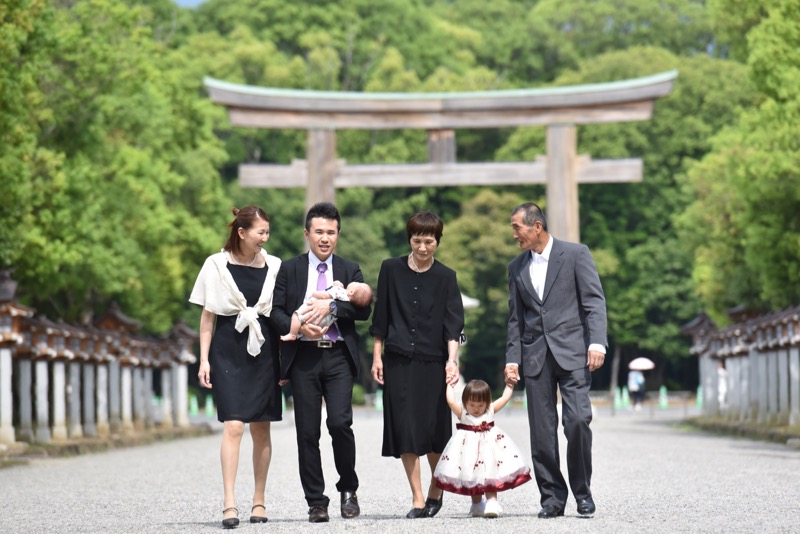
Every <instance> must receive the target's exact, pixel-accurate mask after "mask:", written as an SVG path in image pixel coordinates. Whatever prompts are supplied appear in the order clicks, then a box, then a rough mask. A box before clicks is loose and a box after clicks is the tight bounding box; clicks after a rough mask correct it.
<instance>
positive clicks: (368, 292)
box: [281, 280, 372, 341]
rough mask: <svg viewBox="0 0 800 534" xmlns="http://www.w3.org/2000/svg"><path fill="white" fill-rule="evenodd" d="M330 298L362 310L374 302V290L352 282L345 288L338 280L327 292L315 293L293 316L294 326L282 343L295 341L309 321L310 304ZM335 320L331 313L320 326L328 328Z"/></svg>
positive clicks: (365, 285) (366, 285)
mask: <svg viewBox="0 0 800 534" xmlns="http://www.w3.org/2000/svg"><path fill="white" fill-rule="evenodd" d="M328 298H332V299H334V300H338V301H341V302H352V303H353V305H355V306H358V307H359V308H361V307H364V306H367V305H368V304H369V303H370V301H371V300H372V288H371V287H369V285H368V284H365V283H363V282H350V283H349V284H347V287H346V288H345V287H344V286H343V285H342V283H341V282H340V281H338V280H336V281H334V282H333V285H332V286H331V287H329V288H328V289H326V290H325V291H314V292H313V293H311V296H310V297H309V299H308V300H307V301H306V302H305V303H304V304H303V305H302V306H300V307H299V308H298V309H297V310H296V311H295V312H294V313H293V314H292V326H291V328H290V330H289V333H288V334H286V335H285V336H281V341H295V340H296V339H297V335H298V333H299V332H300V327H301V326H302V325H303V324H305V323H306V322H307V321H308V319H309V317H308V314H309V311H311V306H309V304H311V303H312V302H314V301H315V300H317V299H328ZM335 320H336V317H335V316H334V315H333V314H332V313H331V314H329V315H326V316H325V317H323V319H322V320H321V321H320V323H319V325H318V326H319V327H321V328H326V327H328V326H330V325H331V323H333V321H335Z"/></svg>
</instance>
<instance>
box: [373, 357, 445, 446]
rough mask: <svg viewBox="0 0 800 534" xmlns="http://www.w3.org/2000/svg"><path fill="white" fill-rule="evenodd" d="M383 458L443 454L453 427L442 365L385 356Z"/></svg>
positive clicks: (435, 362)
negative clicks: (403, 455) (402, 455)
mask: <svg viewBox="0 0 800 534" xmlns="http://www.w3.org/2000/svg"><path fill="white" fill-rule="evenodd" d="M383 380H384V385H383V451H382V455H383V456H393V457H395V458H400V455H401V454H408V453H410V454H415V455H417V456H423V455H425V454H428V453H431V452H433V453H437V454H441V452H442V451H443V450H444V448H445V446H446V445H447V442H448V441H449V440H450V436H452V434H453V423H452V416H451V412H450V408H449V407H448V406H447V399H446V397H445V388H446V387H447V384H446V383H445V368H444V363H443V362H442V361H424V360H418V359H414V358H410V357H408V356H403V355H399V354H396V353H393V352H389V351H387V352H385V353H384V356H383Z"/></svg>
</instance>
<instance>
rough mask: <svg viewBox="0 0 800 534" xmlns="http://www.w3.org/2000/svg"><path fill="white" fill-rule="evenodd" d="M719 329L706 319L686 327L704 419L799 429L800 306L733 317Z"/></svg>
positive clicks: (700, 318) (699, 318)
mask: <svg viewBox="0 0 800 534" xmlns="http://www.w3.org/2000/svg"><path fill="white" fill-rule="evenodd" d="M734 316H735V317H736V318H737V319H738V320H737V322H736V323H735V324H733V325H731V326H728V327H725V328H722V329H717V328H716V327H715V326H714V324H713V323H712V321H711V320H710V319H709V318H708V317H706V316H705V315H700V316H698V317H697V318H696V319H695V320H694V321H692V322H691V323H689V324H688V325H685V326H684V327H683V331H684V332H685V333H687V334H689V335H691V336H692V348H691V352H692V354H695V355H697V359H698V364H699V366H700V385H701V386H702V394H703V398H702V402H703V408H702V414H703V416H705V417H714V418H720V419H721V420H723V421H729V422H734V423H742V424H750V423H753V424H757V425H761V426H787V427H793V426H796V425H800V306H798V307H794V308H790V309H787V310H784V311H780V312H776V313H771V314H766V315H757V316H746V315H745V314H739V315H738V316H736V315H734Z"/></svg>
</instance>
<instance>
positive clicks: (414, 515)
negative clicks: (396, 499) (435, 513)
mask: <svg viewBox="0 0 800 534" xmlns="http://www.w3.org/2000/svg"><path fill="white" fill-rule="evenodd" d="M406 517H407V518H409V519H419V518H420V517H425V508H412V509H411V510H409V512H408V513H407V514H406Z"/></svg>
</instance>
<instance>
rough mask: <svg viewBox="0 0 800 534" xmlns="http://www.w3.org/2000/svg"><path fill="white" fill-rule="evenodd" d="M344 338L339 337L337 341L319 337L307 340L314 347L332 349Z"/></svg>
mask: <svg viewBox="0 0 800 534" xmlns="http://www.w3.org/2000/svg"><path fill="white" fill-rule="evenodd" d="M342 342H343V340H341V339H339V340H337V341H331V340H330V339H318V340H316V341H306V342H305V343H308V344H309V345H311V346H312V347H317V348H318V349H332V348H334V347H335V346H336V345H337V344H338V343H342Z"/></svg>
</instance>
